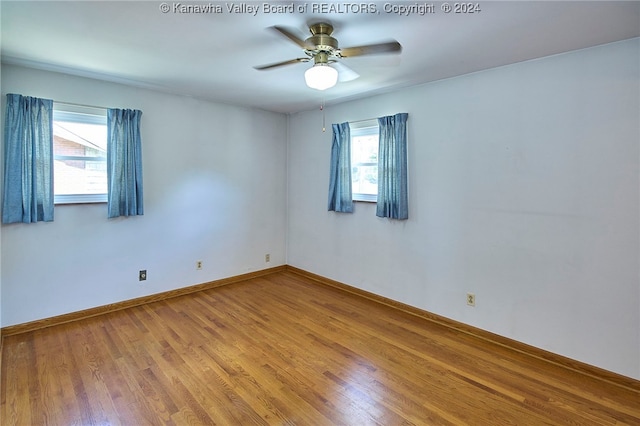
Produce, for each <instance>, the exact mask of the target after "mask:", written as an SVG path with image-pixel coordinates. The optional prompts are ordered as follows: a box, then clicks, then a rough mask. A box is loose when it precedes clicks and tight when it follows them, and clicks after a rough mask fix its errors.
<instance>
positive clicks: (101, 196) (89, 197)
mask: <svg viewBox="0 0 640 426" xmlns="http://www.w3.org/2000/svg"><path fill="white" fill-rule="evenodd" d="M56 121H67V122H74V123H83V124H99V125H104V126H105V127H106V126H107V109H106V108H97V107H89V106H82V105H69V104H64V103H60V102H55V101H54V103H53V122H56ZM105 142H106V141H105ZM57 160H58V161H60V160H62V161H74V160H77V161H99V162H104V163H105V165H106V163H107V157H106V151H105V156H104V157H101V156H98V157H96V156H75V155H55V152H54V153H53V161H54V165H53V167H54V168H53V178H54V188H55V176H56V174H55V161H57ZM107 191H108V188H107ZM107 196H108V192H104V193H96V194H55V192H54V196H53V203H54V205H62V204H94V203H107Z"/></svg>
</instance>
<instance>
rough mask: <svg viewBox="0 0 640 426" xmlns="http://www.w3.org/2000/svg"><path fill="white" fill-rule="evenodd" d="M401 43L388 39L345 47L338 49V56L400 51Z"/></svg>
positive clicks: (350, 56)
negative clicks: (376, 42)
mask: <svg viewBox="0 0 640 426" xmlns="http://www.w3.org/2000/svg"><path fill="white" fill-rule="evenodd" d="M401 51H402V45H401V44H400V43H398V42H397V41H389V42H386V43H379V44H367V45H365V46H355V47H345V48H342V49H340V53H339V55H338V56H340V57H341V58H352V57H354V56H364V55H378V54H381V53H400V52H401Z"/></svg>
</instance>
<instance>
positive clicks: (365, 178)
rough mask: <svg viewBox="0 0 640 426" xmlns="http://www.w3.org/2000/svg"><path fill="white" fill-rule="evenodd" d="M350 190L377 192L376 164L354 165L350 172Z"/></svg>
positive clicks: (362, 192)
mask: <svg viewBox="0 0 640 426" xmlns="http://www.w3.org/2000/svg"><path fill="white" fill-rule="evenodd" d="M351 179H352V182H351V185H352V191H353V192H354V193H358V194H370V195H376V194H377V193H378V166H377V165H376V166H355V167H353V170H352V172H351Z"/></svg>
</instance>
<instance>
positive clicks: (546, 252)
mask: <svg viewBox="0 0 640 426" xmlns="http://www.w3.org/2000/svg"><path fill="white" fill-rule="evenodd" d="M639 45H640V43H639V41H638V39H635V40H631V41H625V42H619V43H615V44H611V45H607V46H601V47H596V48H591V49H587V50H582V51H577V52H572V53H568V54H563V55H558V56H553V57H548V58H544V59H540V60H535V61H530V62H526V63H520V64H515V65H511V66H506V67H501V68H497V69H492V70H488V71H484V72H479V73H475V74H471V75H466V76H462V77H458V78H452V79H448V80H443V81H439V82H435V83H432V84H426V85H423V86H420V87H414V88H410V89H406V90H400V91H396V92H393V93H389V94H384V95H380V96H375V97H371V98H368V99H363V100H357V101H353V102H349V103H344V104H340V105H336V106H333V107H327V108H326V114H327V123H337V122H343V121H351V120H361V119H367V118H372V117H378V116H382V115H388V114H394V113H397V112H408V113H409V121H408V131H409V168H410V171H409V187H410V188H409V193H410V194H409V195H410V200H409V202H410V211H409V216H410V218H409V220H407V221H390V220H385V219H380V218H376V217H375V207H374V206H373V205H369V204H365V203H357V205H356V209H355V213H353V214H337V213H333V212H327V207H326V206H327V187H328V182H329V177H328V170H329V155H330V149H331V131H330V130H328V131H327V132H326V133H322V132H321V120H322V117H321V113H320V111H319V110H314V111H309V112H302V113H298V114H295V115H293V116H292V117H291V118H290V123H291V124H290V136H289V139H290V141H289V149H288V157H289V159H288V163H289V180H288V182H289V212H288V214H289V233H288V263H289V264H290V265H292V266H296V267H299V268H302V269H305V270H308V271H311V272H314V273H317V274H320V275H323V276H326V277H329V278H332V279H335V280H338V281H341V282H344V283H346V284H349V285H352V286H355V287H358V288H361V289H364V290H367V291H371V292H373V293H376V294H379V295H382V296H386V297H389V298H392V299H395V300H398V301H401V302H404V303H407V304H409V305H413V306H416V307H419V308H422V309H425V310H427V311H430V312H434V313H436V314H439V315H442V316H444V317H448V318H451V319H454V320H457V321H461V322H463V323H466V324H470V325H473V326H476V327H479V328H482V329H485V330H489V331H491V332H494V333H497V334H500V335H503V336H506V337H509V338H512V339H515V340H518V341H522V342H525V343H528V344H531V345H534V346H536V347H539V348H542V349H546V350H549V351H552V352H555V353H558V354H561V355H565V356H568V357H570V358H573V359H577V360H581V361H583V362H586V363H589V364H592V365H596V366H599V367H602V368H605V369H608V370H611V371H614V372H618V373H621V374H624V375H627V376H630V377H634V378H636V379H640V284H639V271H640V268H639V253H640V250H639V231H640V229H639V208H638V205H639V155H640V154H639V141H640V106H639V98H640V88H639V83H638V82H639V76H640V70H639V63H640V57H639V56H640V55H639V51H640V47H639ZM346 84H348V83H346ZM467 292H473V293H475V294H476V303H477V306H476V307H475V308H471V307H468V306H466V304H465V294H466V293H467Z"/></svg>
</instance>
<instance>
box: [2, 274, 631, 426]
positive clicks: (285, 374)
mask: <svg viewBox="0 0 640 426" xmlns="http://www.w3.org/2000/svg"><path fill="white" fill-rule="evenodd" d="M0 377H1V385H2V390H1V417H0V423H1V424H2V425H5V426H6V425H20V426H22V425H41V424H50V425H118V424H120V425H136V426H137V425H160V424H169V425H198V424H204V425H210V424H221V425H250V424H267V425H294V424H295V425H370V424H373V425H405V424H407V425H408V424H415V425H439V424H453V425H463V424H469V425H505V424H509V425H544V424H553V425H556V424H562V425H564V424H570V425H610V424H628V425H640V387H635V386H631V387H630V386H620V385H617V384H615V383H611V382H610V381H606V380H600V379H598V378H595V377H591V376H588V375H585V374H581V373H579V372H576V371H572V370H570V369H566V368H563V367H561V366H557V365H554V364H552V363H549V362H546V361H544V360H540V359H537V358H533V357H530V356H527V355H525V354H522V353H519V352H516V351H513V350H510V349H508V348H505V347H504V346H500V345H495V344H492V343H489V342H487V341H486V340H482V339H478V338H475V337H473V336H471V335H469V334H467V333H462V332H459V331H456V330H453V329H451V328H448V327H444V326H442V325H439V324H436V323H434V322H432V321H428V320H425V319H421V318H418V317H416V316H414V315H410V314H408V313H405V312H402V311H399V310H396V309H393V308H390V307H388V306H384V305H381V304H378V303H375V302H373V301H371V300H367V299H364V298H362V297H358V296H355V295H353V294H349V293H346V292H343V291H340V290H337V289H334V288H331V287H328V286H323V285H320V284H318V283H316V282H314V281H312V280H310V279H308V278H305V277H302V276H300V275H298V274H295V273H292V272H289V271H285V272H278V273H275V274H271V275H267V276H264V277H260V278H254V279H252V280H249V281H246V282H241V283H235V284H231V285H228V286H224V287H219V288H215V289H211V290H207V291H202V292H198V293H193V294H190V295H186V296H180V297H176V298H173V299H169V300H165V301H159V302H154V303H151V304H147V305H143V306H137V307H131V308H127V309H125V310H121V311H118V312H112V313H108V314H105V315H101V316H98V317H94V318H89V319H85V320H80V321H76V322H72V323H68V324H62V325H57V326H53V327H49V328H45V329H42V330H38V331H33V332H29V333H23V334H17V335H13V336H7V337H6V338H5V340H4V347H3V357H2V371H1V376H0Z"/></svg>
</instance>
